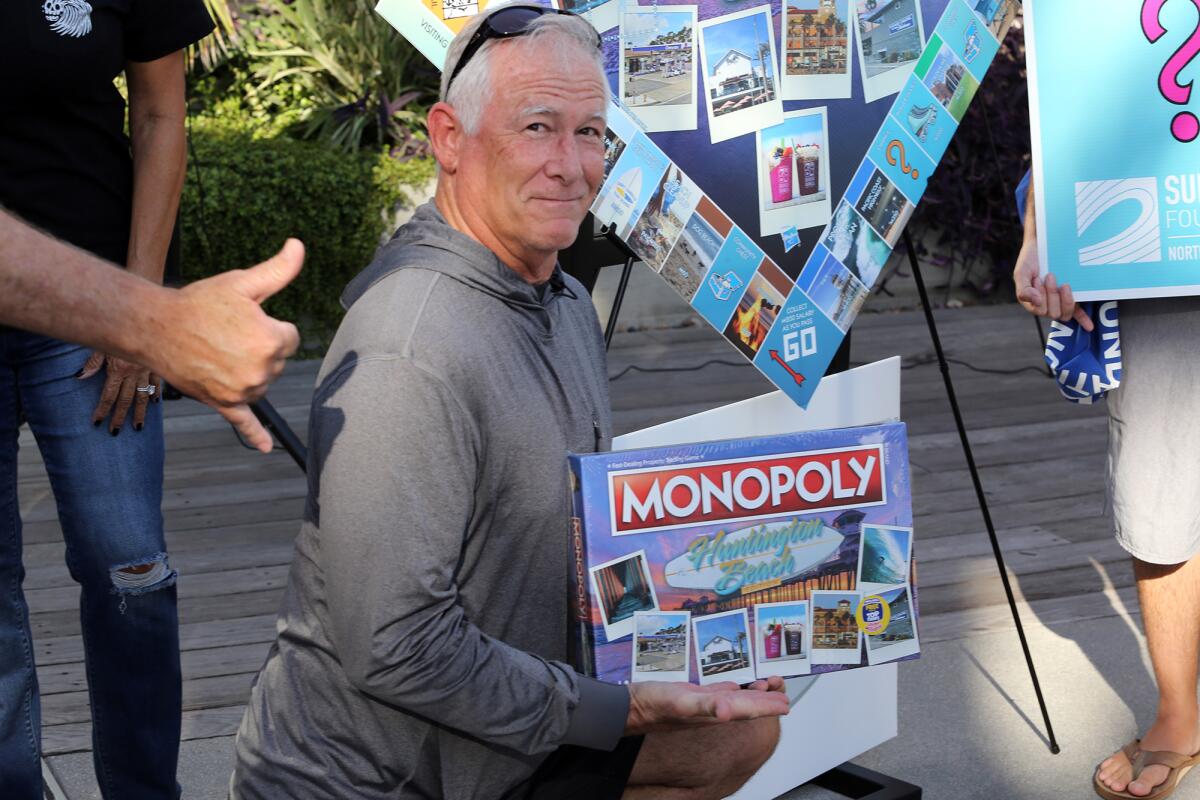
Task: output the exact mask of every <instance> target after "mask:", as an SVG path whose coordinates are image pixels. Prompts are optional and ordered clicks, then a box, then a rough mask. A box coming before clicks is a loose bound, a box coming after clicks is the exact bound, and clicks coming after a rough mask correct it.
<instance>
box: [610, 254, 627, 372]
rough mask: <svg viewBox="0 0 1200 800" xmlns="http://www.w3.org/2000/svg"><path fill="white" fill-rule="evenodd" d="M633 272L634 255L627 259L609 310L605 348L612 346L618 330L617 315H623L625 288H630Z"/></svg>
mask: <svg viewBox="0 0 1200 800" xmlns="http://www.w3.org/2000/svg"><path fill="white" fill-rule="evenodd" d="M632 274H633V256H630V257H629V258H627V259H625V269H624V270H622V271H621V282H620V283H619V284H617V294H616V296H614V297H613V304H612V311H610V312H608V324H607V325H605V326H604V349H605V350H608V348H610V347H612V338H613V334H614V333H616V332H617V317H618V316H620V315H621V304H622V303H624V302H625V290H626V289H627V288H629V276H630V275H632Z"/></svg>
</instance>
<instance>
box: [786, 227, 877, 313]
mask: <svg viewBox="0 0 1200 800" xmlns="http://www.w3.org/2000/svg"><path fill="white" fill-rule="evenodd" d="M820 250H821V251H822V252H824V253H826V256H825V258H824V259H822V260H820V261H819V262H816V263H814V262H812V261H810V262H809V266H807V267H806V268H805V269H804V272H802V273H800V280H798V281H796V286H797V288H799V289H800V290H801V291H803V292H804V293H805V294H806V295H808V297H809V298H810V299H811V300H812V302H813V303H814V304H815V305H816V307H817V308H819V309H821V312H822V313H823V314H825V316H827V317H828V318H829V320H830V321H831V322H832V323H833V324H834V325H837V326H838V328H839V329H840V330H842V331H843V332H845V331H849V330H850V326H851V325H852V324H854V320H855V318H856V317H857V316H858V314H859V312H860V311H862V307H863V304H864V303H865V302H866V301H867V295H868V294H869V291H868V290H867V287H866V285H865V284H863V282H862V281H860V280H859V279H858V278H856V277H854V275H852V274H851V273H850V270H848V269H846V267H845V265H843V264H842V262H840V261H838V260H837V259H836V258H834V257H833V255H831V254H829V251H828V250H825V248H824V247H821V248H820Z"/></svg>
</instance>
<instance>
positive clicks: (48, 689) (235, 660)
mask: <svg viewBox="0 0 1200 800" xmlns="http://www.w3.org/2000/svg"><path fill="white" fill-rule="evenodd" d="M270 649H271V645H270V643H269V642H255V643H254V644H241V645H229V644H221V645H220V646H218V647H208V648H205V649H203V650H184V651H183V652H181V653H180V658H179V661H180V669H181V671H182V673H183V680H184V683H185V684H186V683H187V682H188V681H191V680H195V679H197V678H215V677H219V676H222V675H238V674H242V673H250V674H257V673H258V670H259V668H261V667H262V665H263V662H265V661H266V658H267V652H268V651H269V650H270ZM37 674H38V689H39V690H40V691H41V694H42V696H43V697H46V696H49V695H52V694H62V693H64V692H82V691H86V690H87V669H86V667H85V665H84V663H83V662H82V661H72V662H68V663H64V664H53V665H39V666H38V671H37Z"/></svg>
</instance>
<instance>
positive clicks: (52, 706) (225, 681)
mask: <svg viewBox="0 0 1200 800" xmlns="http://www.w3.org/2000/svg"><path fill="white" fill-rule="evenodd" d="M256 674H257V671H256V672H243V673H240V674H236V675H219V676H216V677H212V678H195V679H193V680H190V681H185V682H184V684H183V710H184V711H185V712H187V711H197V710H199V709H204V708H220V707H222V706H235V705H238V704H242V703H245V702H246V698H247V697H248V696H249V694H250V684H251V683H252V682H253V681H254V676H255V675H256ZM91 718H92V715H91V710H90V709H89V707H88V695H87V692H86V691H82V692H61V693H59V694H49V695H47V694H43V697H42V725H43V726H47V727H46V729H47V730H50V729H53V727H54V726H59V725H69V724H71V723H78V722H89V721H90V720H91Z"/></svg>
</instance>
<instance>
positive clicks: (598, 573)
mask: <svg viewBox="0 0 1200 800" xmlns="http://www.w3.org/2000/svg"><path fill="white" fill-rule="evenodd" d="M591 574H592V592H593V594H594V597H595V599H596V602H597V604H598V606H599V608H600V621H601V622H602V623H604V638H605V639H607V640H608V641H610V642H611V641H615V640H616V639H623V638H624V637H626V636H630V635H632V634H633V615H634V613H635V612H638V611H657V610H658V595H657V594H656V593H655V591H654V581H653V579H652V578H651V577H650V564H649V562H648V561H647V560H646V551H645V550H638V551H637V552H636V553H630V554H629V555H627V556H621V557H620V558H616V559H613V560H612V561H608V562H606V563H604V564H600V565H598V566H595V567H592V569H591Z"/></svg>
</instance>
